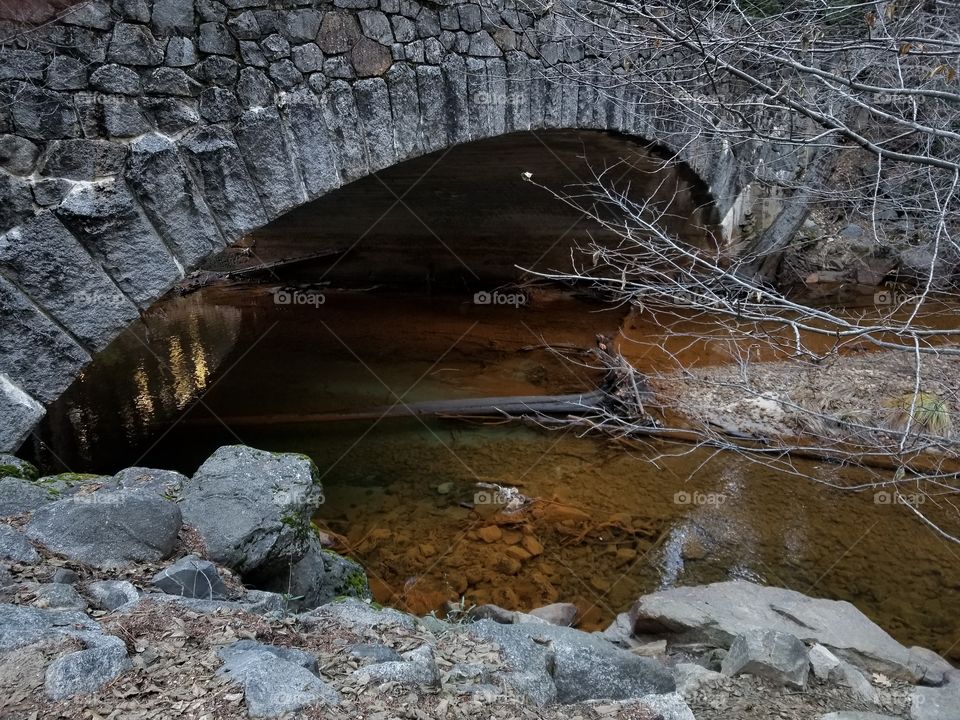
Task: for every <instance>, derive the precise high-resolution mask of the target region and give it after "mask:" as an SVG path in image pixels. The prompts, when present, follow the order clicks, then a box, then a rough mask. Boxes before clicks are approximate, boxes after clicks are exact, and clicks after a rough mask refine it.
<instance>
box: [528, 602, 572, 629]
mask: <svg viewBox="0 0 960 720" xmlns="http://www.w3.org/2000/svg"><path fill="white" fill-rule="evenodd" d="M529 614H530V615H533V616H534V617H535V618H540V619H541V620H543V621H545V622H548V623H550V624H551V625H562V626H563V627H570V626H572V625H573V623H574V621H575V620H576V619H577V606H576V605H574V604H573V603H553V604H552V605H544V606H543V607H539V608H535V609H534V610H531V611H530V612H529Z"/></svg>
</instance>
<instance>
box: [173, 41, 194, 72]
mask: <svg viewBox="0 0 960 720" xmlns="http://www.w3.org/2000/svg"><path fill="white" fill-rule="evenodd" d="M198 59H199V58H198V57H197V46H196V45H194V43H193V40H191V39H190V38H187V37H172V38H170V40H168V41H167V54H166V64H167V66H169V67H174V68H184V67H190V66H191V65H195V64H196V63H197V60H198Z"/></svg>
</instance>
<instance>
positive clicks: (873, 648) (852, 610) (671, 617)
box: [630, 580, 923, 682]
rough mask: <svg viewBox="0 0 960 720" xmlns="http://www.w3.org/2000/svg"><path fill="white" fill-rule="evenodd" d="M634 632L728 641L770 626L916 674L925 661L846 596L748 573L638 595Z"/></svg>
mask: <svg viewBox="0 0 960 720" xmlns="http://www.w3.org/2000/svg"><path fill="white" fill-rule="evenodd" d="M630 617H631V619H632V621H633V631H634V633H636V634H637V635H666V636H668V637H669V638H670V639H671V640H672V641H674V642H678V643H697V644H704V645H708V646H713V647H721V648H728V647H730V644H731V643H732V642H733V640H734V638H736V636H737V635H741V634H743V633H745V632H747V631H749V630H754V629H768V630H777V631H780V632H784V633H788V634H790V635H793V636H794V637H796V638H799V639H800V640H802V641H804V642H807V643H821V644H822V645H824V646H825V647H827V648H828V649H829V650H830V651H831V652H833V653H834V654H836V655H837V657H839V658H840V659H843V660H847V661H849V662H850V663H852V664H854V665H856V666H857V667H860V668H863V669H865V670H869V671H871V672H882V673H885V674H888V675H891V676H893V677H897V678H902V679H906V680H909V681H911V682H913V681H916V680H918V679H919V678H920V677H922V676H923V668H922V667H921V663H920V661H919V660H918V658H916V657H915V656H913V655H911V653H910V651H909V650H908V649H907V648H905V647H904V646H903V645H901V644H900V643H898V642H897V641H896V640H894V639H893V638H892V637H890V635H888V634H887V633H886V632H884V631H883V630H882V629H881V628H880V627H878V626H877V625H876V624H874V623H873V622H872V621H871V620H870V619H869V618H867V616H866V615H864V614H863V613H862V612H860V611H859V610H858V609H857V608H856V607H854V606H853V605H851V604H850V603H848V602H843V601H837V600H823V599H818V598H810V597H807V596H806V595H803V594H801V593H798V592H796V591H794V590H786V589H783V588H775V587H765V586H762V585H757V584H755V583H751V582H746V581H743V580H734V581H730V582H720V583H713V584H711V585H702V586H697V587H678V588H672V589H670V590H663V591H661V592H656V593H652V594H650V595H645V596H643V597H641V598H640V599H639V600H637V602H636V603H635V604H634V606H633V608H631V610H630Z"/></svg>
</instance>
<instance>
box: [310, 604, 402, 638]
mask: <svg viewBox="0 0 960 720" xmlns="http://www.w3.org/2000/svg"><path fill="white" fill-rule="evenodd" d="M299 617H300V622H302V623H303V624H304V625H306V626H308V627H310V626H315V625H326V624H328V623H331V622H332V623H336V624H337V625H341V626H343V627H346V628H351V629H355V630H369V629H373V628H382V627H402V628H404V629H407V630H413V629H414V628H415V627H416V625H417V620H416V618H414V617H412V616H410V615H407V614H405V613H402V612H400V611H399V610H394V609H392V608H383V609H377V608H375V607H372V606H371V605H369V604H368V603H365V602H363V601H362V600H358V599H356V598H347V599H345V600H342V601H338V602H333V603H327V604H326V605H321V606H320V607H318V608H316V609H315V610H312V611H310V612H309V613H304V614H303V615H300V616H299Z"/></svg>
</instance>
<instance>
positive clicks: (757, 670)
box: [722, 629, 810, 689]
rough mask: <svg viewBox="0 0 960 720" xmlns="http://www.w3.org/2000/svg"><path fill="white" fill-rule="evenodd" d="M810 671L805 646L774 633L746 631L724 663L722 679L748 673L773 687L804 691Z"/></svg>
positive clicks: (772, 631) (791, 638) (790, 636)
mask: <svg viewBox="0 0 960 720" xmlns="http://www.w3.org/2000/svg"><path fill="white" fill-rule="evenodd" d="M809 671H810V658H809V656H808V655H807V649H806V647H805V646H804V644H803V643H802V642H801V641H800V640H798V639H797V638H795V637H794V636H793V635H790V634H788V633H783V632H778V631H776V630H760V629H752V630H748V631H746V632H745V633H743V634H742V635H738V636H737V637H736V638H735V639H734V641H733V643H732V644H731V645H730V651H729V652H728V653H727V656H726V657H725V658H724V660H723V666H722V672H723V674H724V675H730V676H731V677H732V676H734V675H741V674H744V673H749V674H750V675H756V676H758V677H765V678H767V679H768V680H772V681H773V682H775V683H779V684H782V685H789V686H790V687H795V688H798V689H803V688H804V687H806V684H807V673H808V672H809Z"/></svg>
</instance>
